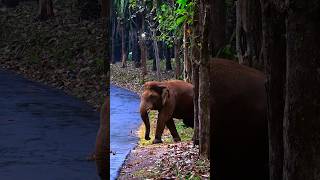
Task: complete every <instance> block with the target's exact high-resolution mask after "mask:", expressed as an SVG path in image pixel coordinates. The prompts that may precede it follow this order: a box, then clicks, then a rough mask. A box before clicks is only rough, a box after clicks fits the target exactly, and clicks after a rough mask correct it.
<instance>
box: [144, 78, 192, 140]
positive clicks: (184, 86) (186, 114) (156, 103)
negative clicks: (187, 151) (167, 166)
mask: <svg viewBox="0 0 320 180" xmlns="http://www.w3.org/2000/svg"><path fill="white" fill-rule="evenodd" d="M192 98H193V86H192V85H191V84H189V83H186V82H184V81H180V80H171V81H165V82H157V81H151V82H147V83H145V84H144V90H143V93H142V95H141V103H140V113H141V118H142V120H143V122H144V123H145V126H146V132H145V139H146V140H150V137H149V135H150V122H149V118H148V111H149V110H158V111H159V115H158V119H159V120H158V121H157V128H156V135H155V139H154V141H153V143H161V142H162V140H161V136H162V133H163V130H164V128H165V126H167V127H168V129H169V130H170V133H171V135H172V137H173V139H174V141H176V142H177V141H180V137H179V134H178V132H177V129H176V126H175V124H174V121H173V118H177V119H183V122H184V124H186V125H187V126H191V127H193V99H192Z"/></svg>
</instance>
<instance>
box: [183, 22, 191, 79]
mask: <svg viewBox="0 0 320 180" xmlns="http://www.w3.org/2000/svg"><path fill="white" fill-rule="evenodd" d="M189 32H190V27H189V25H188V24H187V22H185V24H184V26H183V62H184V71H183V72H184V80H185V81H186V82H191V77H192V70H191V59H190V54H189V49H190V45H189V44H190V43H189V41H190V35H189Z"/></svg>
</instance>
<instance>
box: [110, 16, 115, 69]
mask: <svg viewBox="0 0 320 180" xmlns="http://www.w3.org/2000/svg"><path fill="white" fill-rule="evenodd" d="M112 14H114V12H112ZM111 18H112V20H111V21H112V36H111V62H110V63H112V64H113V63H115V62H116V60H115V54H114V53H115V42H116V21H115V19H114V18H113V17H111Z"/></svg>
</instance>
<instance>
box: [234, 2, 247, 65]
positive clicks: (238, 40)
mask: <svg viewBox="0 0 320 180" xmlns="http://www.w3.org/2000/svg"><path fill="white" fill-rule="evenodd" d="M235 4H236V17H237V21H236V51H237V57H238V60H239V64H245V62H244V57H243V52H242V48H241V47H242V43H241V42H242V36H243V35H242V34H243V33H242V31H243V30H242V22H241V14H240V2H239V1H236V2H235Z"/></svg>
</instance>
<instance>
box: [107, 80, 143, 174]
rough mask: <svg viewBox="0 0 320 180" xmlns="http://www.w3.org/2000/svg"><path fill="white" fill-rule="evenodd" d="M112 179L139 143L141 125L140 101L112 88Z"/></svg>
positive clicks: (133, 94)
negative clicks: (137, 135) (138, 130)
mask: <svg viewBox="0 0 320 180" xmlns="http://www.w3.org/2000/svg"><path fill="white" fill-rule="evenodd" d="M110 92H111V94H110V96H111V101H110V102H111V107H110V108H111V109H110V110H111V112H110V121H111V122H110V123H111V124H110V127H111V128H110V129H111V131H110V147H111V150H112V151H113V152H115V153H116V154H115V155H112V154H111V155H110V156H111V157H110V179H115V178H116V177H117V175H118V171H119V169H120V167H121V165H122V164H123V162H124V160H125V158H126V156H127V155H128V153H129V152H130V150H131V149H132V148H134V147H135V145H136V144H137V142H138V138H137V137H136V135H135V131H136V130H137V128H138V127H139V125H140V124H141V122H142V121H141V119H140V114H139V103H140V99H139V97H138V95H136V94H135V93H133V92H130V91H127V90H125V89H121V88H118V87H115V86H111V89H110Z"/></svg>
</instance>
